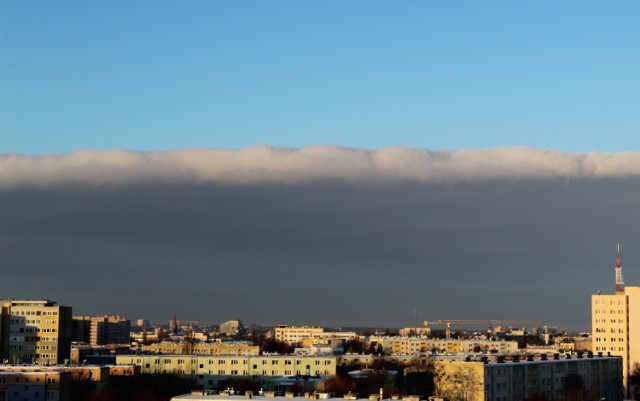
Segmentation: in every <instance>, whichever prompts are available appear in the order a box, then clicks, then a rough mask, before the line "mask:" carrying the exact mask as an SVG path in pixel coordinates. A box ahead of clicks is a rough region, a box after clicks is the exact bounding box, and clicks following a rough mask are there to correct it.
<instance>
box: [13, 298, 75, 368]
mask: <svg viewBox="0 0 640 401" xmlns="http://www.w3.org/2000/svg"><path fill="white" fill-rule="evenodd" d="M71 337H72V316H71V307H70V306H61V305H57V304H56V303H55V302H52V301H47V300H8V301H2V347H1V349H2V358H3V360H6V361H7V362H9V363H14V364H18V363H27V364H29V363H37V364H42V365H47V364H61V363H64V362H66V361H68V360H69V356H70V351H71Z"/></svg>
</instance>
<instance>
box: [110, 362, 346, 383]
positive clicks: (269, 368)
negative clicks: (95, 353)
mask: <svg viewBox="0 0 640 401" xmlns="http://www.w3.org/2000/svg"><path fill="white" fill-rule="evenodd" d="M336 362H337V358H336V357H330V356H296V355H272V356H244V357H243V356H196V355H118V356H116V363H117V364H118V365H140V366H141V373H171V374H177V375H185V376H190V377H191V378H194V379H196V381H197V383H198V386H199V387H201V388H205V389H208V388H216V387H217V385H218V383H219V382H220V381H222V380H225V379H228V378H229V377H233V376H252V377H282V376H296V375H300V376H317V377H321V376H335V374H336Z"/></svg>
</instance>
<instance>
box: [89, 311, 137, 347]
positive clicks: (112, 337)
mask: <svg viewBox="0 0 640 401" xmlns="http://www.w3.org/2000/svg"><path fill="white" fill-rule="evenodd" d="M130 336H131V322H130V321H129V320H128V319H127V318H126V317H123V316H119V315H116V316H106V315H102V316H96V317H92V318H91V338H90V344H91V345H108V344H129V342H130Z"/></svg>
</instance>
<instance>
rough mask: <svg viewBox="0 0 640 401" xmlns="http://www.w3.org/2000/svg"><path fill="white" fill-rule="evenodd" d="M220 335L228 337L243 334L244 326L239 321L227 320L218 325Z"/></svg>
mask: <svg viewBox="0 0 640 401" xmlns="http://www.w3.org/2000/svg"><path fill="white" fill-rule="evenodd" d="M220 334H224V335H225V336H228V337H233V336H237V335H242V334H244V326H243V325H242V322H241V321H240V320H237V319H236V320H229V321H226V322H224V323H222V324H220Z"/></svg>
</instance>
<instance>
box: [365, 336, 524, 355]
mask: <svg viewBox="0 0 640 401" xmlns="http://www.w3.org/2000/svg"><path fill="white" fill-rule="evenodd" d="M369 342H370V343H376V344H379V345H380V346H381V347H382V350H383V351H384V353H385V354H390V355H415V354H420V353H432V352H435V353H448V354H453V353H461V354H468V353H473V352H475V353H500V354H513V353H517V352H518V351H519V350H518V342H517V341H492V340H474V339H470V340H444V339H437V338H427V337H373V336H372V337H369Z"/></svg>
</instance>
